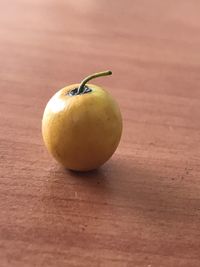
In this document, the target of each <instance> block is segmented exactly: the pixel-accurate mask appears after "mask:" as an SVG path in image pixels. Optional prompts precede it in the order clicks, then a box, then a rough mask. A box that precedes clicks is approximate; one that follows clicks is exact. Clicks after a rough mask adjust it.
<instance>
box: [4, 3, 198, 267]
mask: <svg viewBox="0 0 200 267" xmlns="http://www.w3.org/2000/svg"><path fill="white" fill-rule="evenodd" d="M199 12H200V2H199V1H198V0H190V1H188V0H181V1H179V0H170V1H160V0H151V1H147V0H134V1H131V0H125V1H122V0H120V1H114V0H101V1H94V0H79V1H78V0H76V1H74V0H68V1H64V0H43V1H41V0H29V1H26V0H13V1H12V0H2V1H1V3H0V93H1V97H0V158H1V161H0V178H1V179H0V183H1V184H0V266H1V267H8V266H9V267H10V266H14V267H15V266H16V267H23V266H25V267H35V266H37V267H38V266H42V267H45V266H48V267H52V266H55V267H63V266H70V267H71V266H87V267H90V266H91V267H96V266H100V267H104V266H106V267H107V266H108V267H125V266H128V267H137V266H138V267H171V266H174V267H180V266H181V267H183V266H184V267H199V266H200V176H199V174H200V161H199V160H200V132H199V131H200V16H199ZM105 69H111V70H112V71H113V76H112V77H106V78H101V79H98V80H96V83H97V84H101V85H102V86H105V87H107V88H108V90H109V91H110V92H111V94H112V95H113V96H114V97H115V98H116V100H117V101H118V102H119V104H120V107H121V110H122V114H123V121H124V130H123V136H122V140H121V143H120V146H119V148H118V149H117V151H116V153H115V154H114V156H113V157H112V159H111V160H110V161H108V162H107V163H106V164H105V165H104V166H103V167H102V168H100V169H99V170H98V171H94V172H90V173H82V174H81V173H73V172H69V171H66V170H65V169H64V168H63V167H61V166H60V165H59V164H58V163H57V162H55V161H54V159H53V158H52V157H51V156H50V155H49V154H48V153H47V151H46V149H45V147H44V145H43V141H42V137H41V118H42V114H43V110H44V107H45V105H46V103H47V101H48V100H49V98H50V97H51V96H52V95H53V94H54V93H55V92H56V91H57V90H58V89H60V88H62V87H64V86H65V85H68V84H71V83H74V82H75V83H77V82H80V81H81V79H82V78H83V77H85V76H86V75H88V74H90V73H93V72H97V71H102V70H105Z"/></svg>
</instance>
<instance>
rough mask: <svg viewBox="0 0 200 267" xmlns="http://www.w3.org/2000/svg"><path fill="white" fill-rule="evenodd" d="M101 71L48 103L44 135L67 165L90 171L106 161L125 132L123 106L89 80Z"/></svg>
mask: <svg viewBox="0 0 200 267" xmlns="http://www.w3.org/2000/svg"><path fill="white" fill-rule="evenodd" d="M110 74H111V72H110V71H107V72H100V73H97V74H94V75H91V76H89V77H87V78H86V79H84V80H83V82H82V83H81V84H72V85H70V86H67V87H64V88H63V89H61V90H60V91H58V92H57V93H56V94H55V95H54V96H53V97H52V98H51V99H50V100H49V102H48V103H47V106H46V108H45V111H44V115H43V119H42V135H43V139H44V142H45V145H46V147H47V149H48V151H49V152H50V153H51V154H52V155H53V157H54V158H55V159H56V160H57V161H58V162H60V163H61V164H62V165H64V166H65V167H66V168H68V169H71V170H78V171H88V170H92V169H96V168H98V167H99V166H100V165H102V164H103V163H105V162H106V161H107V160H108V159H109V158H110V157H111V156H112V154H113V153H114V151H115V150H116V148H117V146H118V144H119V141H120V137H121V133H122V118H121V113H120V110H119V107H118V105H117V103H116V102H115V101H114V99H113V98H112V97H111V95H110V94H109V93H108V92H106V91H105V90H104V89H103V88H101V87H99V86H97V85H93V84H87V85H86V83H87V82H88V81H89V80H90V79H92V78H95V77H99V76H104V75H110Z"/></svg>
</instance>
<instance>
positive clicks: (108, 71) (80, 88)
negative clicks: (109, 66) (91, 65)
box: [77, 70, 112, 95]
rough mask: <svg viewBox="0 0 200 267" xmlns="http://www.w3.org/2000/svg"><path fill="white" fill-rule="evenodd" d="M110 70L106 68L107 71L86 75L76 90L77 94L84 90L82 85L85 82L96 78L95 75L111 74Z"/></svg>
mask: <svg viewBox="0 0 200 267" xmlns="http://www.w3.org/2000/svg"><path fill="white" fill-rule="evenodd" d="M111 74H112V71H110V70H107V71H102V72H98V73H94V74H92V75H90V76H88V77H86V78H85V79H84V80H83V81H82V82H81V84H80V86H79V88H78V92H77V95H79V94H81V93H83V92H84V87H85V85H86V83H87V82H89V81H90V80H92V79H94V78H97V77H101V76H107V75H111Z"/></svg>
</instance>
